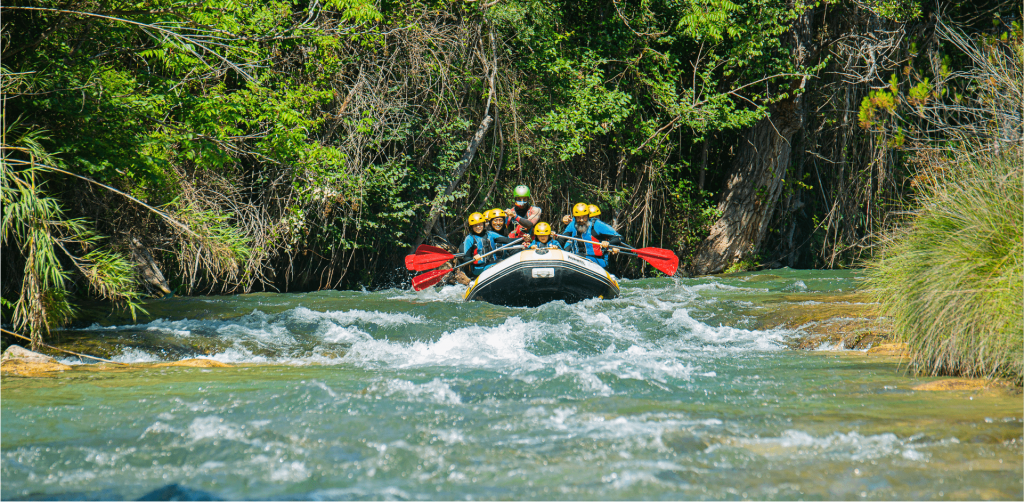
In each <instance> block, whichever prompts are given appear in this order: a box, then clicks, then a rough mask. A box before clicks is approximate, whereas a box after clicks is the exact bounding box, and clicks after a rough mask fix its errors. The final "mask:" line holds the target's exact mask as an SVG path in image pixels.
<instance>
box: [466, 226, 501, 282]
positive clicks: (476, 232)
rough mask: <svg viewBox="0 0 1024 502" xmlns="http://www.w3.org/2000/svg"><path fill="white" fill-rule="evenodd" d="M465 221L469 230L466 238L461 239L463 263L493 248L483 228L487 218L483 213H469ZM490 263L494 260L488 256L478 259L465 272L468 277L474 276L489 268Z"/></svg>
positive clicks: (492, 263)
mask: <svg viewBox="0 0 1024 502" xmlns="http://www.w3.org/2000/svg"><path fill="white" fill-rule="evenodd" d="M466 223H467V224H468V225H469V232H467V233H466V239H465V240H463V241H462V252H463V253H464V254H465V256H464V257H463V263H465V262H467V261H473V260H474V259H475V257H476V256H480V255H484V254H487V253H489V252H490V251H491V250H492V249H494V247H493V244H492V242H491V239H490V237H489V236H488V235H487V231H486V230H484V226H485V224H486V223H487V218H486V217H485V216H484V215H483V213H473V214H470V215H469V218H468V219H467V220H466ZM491 265H494V261H493V260H492V259H491V258H490V257H487V258H484V259H483V260H478V261H476V262H474V263H473V265H472V266H470V267H469V268H468V270H467V271H466V274H467V275H469V276H470V277H476V276H478V275H480V274H482V273H483V272H484V270H487V269H488V268H490V266H491Z"/></svg>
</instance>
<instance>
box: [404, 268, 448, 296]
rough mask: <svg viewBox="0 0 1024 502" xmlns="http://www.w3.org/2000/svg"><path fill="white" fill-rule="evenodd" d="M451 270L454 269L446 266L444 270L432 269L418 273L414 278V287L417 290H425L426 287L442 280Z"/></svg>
mask: <svg viewBox="0 0 1024 502" xmlns="http://www.w3.org/2000/svg"><path fill="white" fill-rule="evenodd" d="M451 271H452V269H450V268H446V269H444V270H431V271H430V272H427V273H425V274H420V275H417V276H416V277H413V278H412V289H415V290H416V291H423V290H424V289H427V288H429V287H430V286H433V285H434V284H437V283H439V282H441V279H443V278H444V276H446V275H448V272H451Z"/></svg>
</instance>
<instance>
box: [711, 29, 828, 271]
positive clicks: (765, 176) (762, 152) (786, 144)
mask: <svg viewBox="0 0 1024 502" xmlns="http://www.w3.org/2000/svg"><path fill="white" fill-rule="evenodd" d="M812 19H813V17H812V11H807V12H804V13H803V14H802V15H801V16H800V17H799V18H798V19H797V21H796V22H795V23H794V25H793V28H792V30H791V31H790V32H789V37H790V41H791V43H792V47H793V52H792V54H793V60H794V63H796V65H797V66H798V67H799V66H801V65H804V64H806V63H807V62H808V61H809V60H810V59H811V57H812V55H811V54H810V51H809V47H810V43H811V34H812ZM806 83H807V79H806V78H803V79H801V80H800V81H797V82H793V83H792V84H791V85H790V87H789V89H788V92H789V95H790V97H789V98H788V99H784V100H782V101H779V102H777V103H775V104H773V105H771V106H770V107H769V115H768V117H765V118H764V119H761V120H760V121H759V122H758V123H757V124H755V125H754V127H753V128H752V129H751V130H750V131H749V132H748V133H747V135H746V137H745V138H744V140H743V142H742V144H741V145H740V148H739V153H738V155H737V156H736V158H735V160H734V161H733V165H732V170H731V172H730V174H729V177H728V182H727V183H726V187H725V191H724V192H723V193H722V198H721V199H720V200H719V202H718V210H719V211H720V212H721V213H722V216H721V217H720V218H719V219H718V221H717V222H715V224H714V226H712V227H711V234H710V235H708V237H707V239H705V240H704V242H703V243H701V245H700V249H699V250H698V251H697V256H696V257H695V258H694V260H693V263H692V264H691V271H692V272H693V274H694V275H706V274H716V273H719V272H722V271H724V270H725V269H726V268H728V267H729V266H731V265H732V264H734V263H737V262H739V261H740V260H743V259H744V258H749V257H753V256H756V254H757V252H758V251H759V250H760V247H761V243H762V242H763V241H764V237H765V234H767V232H768V224H769V223H771V221H772V214H773V213H774V211H775V205H776V203H777V202H778V200H779V195H780V194H781V193H782V187H783V184H784V183H783V181H784V179H785V176H786V170H787V169H788V168H789V160H790V155H791V153H792V151H793V146H792V144H791V142H792V139H793V135H794V134H796V132H797V131H799V130H800V128H801V127H803V122H804V116H805V114H806V113H805V111H804V106H803V102H804V100H803V99H801V95H800V94H799V92H801V91H802V90H803V88H804V85H805V84H806Z"/></svg>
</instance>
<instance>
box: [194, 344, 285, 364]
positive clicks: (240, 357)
mask: <svg viewBox="0 0 1024 502" xmlns="http://www.w3.org/2000/svg"><path fill="white" fill-rule="evenodd" d="M200 359H213V360H214V361H220V362H222V363H230V364H239V363H265V362H269V361H270V360H269V359H267V358H266V357H265V356H257V355H255V354H253V353H252V352H250V351H249V350H248V349H246V348H245V347H238V346H236V347H231V348H228V349H226V350H224V351H223V352H219V353H217V354H214V355H212V356H206V357H200Z"/></svg>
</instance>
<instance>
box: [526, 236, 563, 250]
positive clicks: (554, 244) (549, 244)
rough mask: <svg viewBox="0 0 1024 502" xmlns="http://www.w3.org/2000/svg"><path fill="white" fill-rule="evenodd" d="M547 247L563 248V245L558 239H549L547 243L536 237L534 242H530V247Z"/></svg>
mask: <svg viewBox="0 0 1024 502" xmlns="http://www.w3.org/2000/svg"><path fill="white" fill-rule="evenodd" d="M545 248H555V249H562V246H561V245H560V244H558V241H556V240H554V239H548V242H547V244H542V243H541V242H540V241H539V240H537V238H536V237H534V238H533V244H530V249H545Z"/></svg>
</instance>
